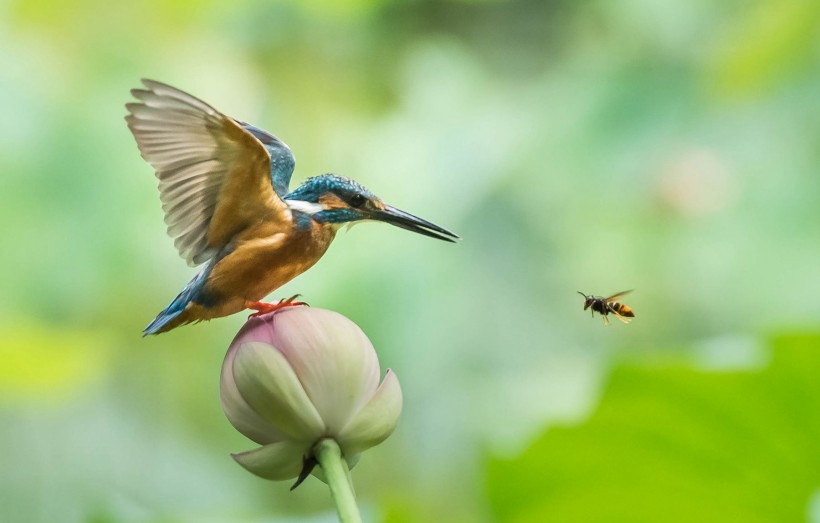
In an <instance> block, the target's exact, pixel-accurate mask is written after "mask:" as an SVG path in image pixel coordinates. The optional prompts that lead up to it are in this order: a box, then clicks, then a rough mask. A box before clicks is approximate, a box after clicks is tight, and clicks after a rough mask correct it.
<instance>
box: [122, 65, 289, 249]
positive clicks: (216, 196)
mask: <svg viewBox="0 0 820 523" xmlns="http://www.w3.org/2000/svg"><path fill="white" fill-rule="evenodd" d="M142 83H143V84H144V85H145V87H146V89H133V90H132V91H131V93H132V94H133V95H134V97H136V98H137V99H138V100H140V101H139V102H136V103H129V104H126V108H127V109H128V111H129V113H130V114H129V115H127V116H126V117H125V119H126V121H127V122H128V127H129V128H130V129H131V132H132V133H133V134H134V137H135V138H136V140H137V145H138V146H139V149H140V152H141V153H142V157H143V158H145V160H146V161H147V162H148V163H150V164H151V165H152V166H153V167H154V169H155V170H156V175H157V178H159V191H160V199H161V200H162V209H163V210H164V211H165V223H166V224H167V225H168V234H169V236H171V237H172V238H173V239H174V245H175V246H176V248H177V250H178V251H179V254H180V256H182V257H183V258H185V260H187V261H188V263H189V264H190V265H198V264H200V263H203V262H205V261H207V260H208V259H209V258H211V257H212V256H213V255H214V254H215V253H216V252H217V251H218V250H219V249H220V248H221V247H223V246H224V245H225V244H227V243H228V242H229V241H230V239H231V237H233V235H235V234H237V233H238V232H240V231H241V230H243V229H244V228H245V227H247V226H248V225H251V224H253V223H257V222H258V221H259V220H260V218H263V219H268V220H271V221H276V220H281V221H284V220H286V219H288V216H290V213H287V212H286V211H287V205H286V204H285V203H284V202H283V201H282V199H281V198H280V197H279V196H278V195H277V194H276V192H275V191H274V189H273V185H272V183H271V157H270V153H269V152H268V151H269V150H268V149H267V148H266V147H265V146H264V144H263V143H262V142H261V141H260V140H259V139H258V138H256V137H255V136H254V135H253V134H252V133H251V132H249V131H246V130H244V129H243V128H242V127H241V126H240V125H239V124H238V123H237V122H236V121H235V120H233V119H232V118H229V117H227V116H225V115H223V114H222V113H220V112H219V111H217V110H216V109H214V108H213V107H211V106H210V105H208V104H206V103H205V102H203V101H201V100H199V99H197V98H195V97H193V96H191V95H189V94H188V93H185V92H182V91H180V90H179V89H175V88H173V87H171V86H169V85H165V84H162V83H160V82H155V81H152V80H142ZM280 143H281V142H280ZM283 145H284V144H283ZM285 148H287V146H285ZM283 225H284V224H283Z"/></svg>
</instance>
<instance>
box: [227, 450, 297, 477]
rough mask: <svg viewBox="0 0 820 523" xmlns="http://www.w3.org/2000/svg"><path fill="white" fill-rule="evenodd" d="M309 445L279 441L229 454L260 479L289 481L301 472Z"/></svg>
mask: <svg viewBox="0 0 820 523" xmlns="http://www.w3.org/2000/svg"><path fill="white" fill-rule="evenodd" d="M310 445H311V444H309V443H307V444H306V443H303V442H295V441H279V442H276V443H271V444H270V445H265V446H263V447H259V448H258V449H254V450H249V451H247V452H237V453H236V454H231V457H233V459H235V460H236V462H237V463H239V464H240V465H242V466H243V467H245V469H247V470H248V471H249V472H252V473H253V474H256V475H257V476H259V477H261V478H265V479H273V480H284V479H291V478H295V477H297V476H298V475H299V473H300V472H301V471H302V466H303V464H304V458H305V455H306V454H308V453H309V452H310Z"/></svg>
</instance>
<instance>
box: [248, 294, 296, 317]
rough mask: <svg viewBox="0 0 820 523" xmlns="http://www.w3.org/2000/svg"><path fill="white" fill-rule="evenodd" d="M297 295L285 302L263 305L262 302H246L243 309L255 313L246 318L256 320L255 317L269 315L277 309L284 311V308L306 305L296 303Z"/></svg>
mask: <svg viewBox="0 0 820 523" xmlns="http://www.w3.org/2000/svg"><path fill="white" fill-rule="evenodd" d="M299 296H300V295H299V294H294V295H293V296H291V297H290V298H287V299H285V300H280V301H279V302H277V303H265V302H263V301H250V300H248V301H246V302H245V308H246V309H253V310H255V311H256V312H255V313H253V314H251V315H250V316H248V319H250V318H256V317H257V316H262V315H263V314H270V313H271V312H273V311H278V310H279V309H284V308H285V307H295V306H297V305H307V303H305V302H303V301H296V298H298V297H299Z"/></svg>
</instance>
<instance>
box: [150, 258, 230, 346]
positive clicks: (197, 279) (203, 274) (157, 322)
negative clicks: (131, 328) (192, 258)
mask: <svg viewBox="0 0 820 523" xmlns="http://www.w3.org/2000/svg"><path fill="white" fill-rule="evenodd" d="M213 266H214V262H213V261H211V262H210V263H208V265H206V266H205V267H204V268H203V269H202V270H201V271H199V274H197V275H196V276H194V277H193V279H192V280H191V281H189V282H188V284H187V285H186V286H185V288H184V289H182V292H180V293H179V294H177V297H176V298H174V301H172V302H171V304H170V305H168V306H167V307H165V308H164V309H163V310H162V312H160V313H159V314H158V315H157V317H156V318H154V320H153V321H152V322H151V323H149V324H148V326H147V327H145V329H143V331H142V335H143V336H148V335H149V334H161V333H163V332H168V331H169V330H171V329H173V328H174V327H178V326H180V325H183V324H185V323H190V321H191V320H190V319H188V318H186V315H185V314H183V313H184V312H185V307H187V306H188V304H189V303H190V302H191V300H193V299H194V298H195V297H196V296H197V294H198V293H199V291H200V290H201V289H202V286H203V285H205V280H206V279H207V278H208V274H210V273H211V269H212V268H213Z"/></svg>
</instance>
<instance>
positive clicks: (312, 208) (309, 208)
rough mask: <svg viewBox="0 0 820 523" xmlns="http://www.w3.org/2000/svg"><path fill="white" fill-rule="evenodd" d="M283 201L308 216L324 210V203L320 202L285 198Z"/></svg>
mask: <svg viewBox="0 0 820 523" xmlns="http://www.w3.org/2000/svg"><path fill="white" fill-rule="evenodd" d="M285 203H286V204H288V207H290V208H291V209H293V210H296V211H301V212H303V213H305V214H308V215H310V216H313V215H314V214H316V213H317V212H322V211H324V210H325V207H324V205H322V204H321V203H313V202H304V201H302V200H285Z"/></svg>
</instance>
